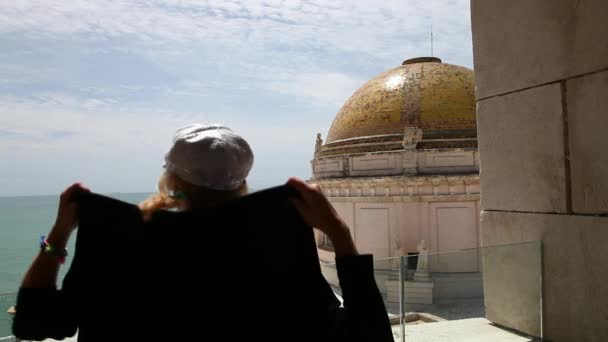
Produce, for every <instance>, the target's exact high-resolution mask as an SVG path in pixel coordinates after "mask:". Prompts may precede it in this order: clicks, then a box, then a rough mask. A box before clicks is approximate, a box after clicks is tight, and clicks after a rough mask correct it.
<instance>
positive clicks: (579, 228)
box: [481, 211, 608, 341]
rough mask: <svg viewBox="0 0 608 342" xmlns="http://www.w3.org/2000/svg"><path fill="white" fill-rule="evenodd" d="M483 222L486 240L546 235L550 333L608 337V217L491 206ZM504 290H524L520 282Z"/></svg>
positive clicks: (503, 310) (559, 337)
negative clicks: (504, 209) (515, 210)
mask: <svg viewBox="0 0 608 342" xmlns="http://www.w3.org/2000/svg"><path fill="white" fill-rule="evenodd" d="M481 226H482V234H481V235H482V245H484V246H492V245H501V244H509V243H518V242H524V241H538V240H542V243H543V246H542V251H543V252H542V258H543V260H542V265H543V273H542V282H543V322H544V327H543V331H544V337H545V338H546V339H548V340H551V341H608V329H605V327H606V326H608V306H606V303H608V286H606V284H607V283H608V271H606V260H608V249H607V248H606V246H607V245H608V217H598V216H573V215H571V216H568V215H551V214H527V213H508V212H492V211H486V212H483V213H482V219H481ZM483 266H484V270H485V269H490V268H492V267H495V265H492V264H489V263H484V265H483ZM489 285H490V284H489V283H486V284H484V286H485V287H486V288H487V287H488V286H489ZM504 290H505V291H507V292H505V293H503V296H502V300H503V301H509V300H511V299H514V298H517V297H518V296H520V295H521V294H520V293H518V292H517V291H516V288H514V289H513V291H511V292H510V293H508V291H509V288H505V289H504ZM510 297H512V298H510ZM492 305H493V306H492V307H489V308H488V310H489V311H492V312H494V313H495V314H496V315H501V316H503V317H509V316H512V315H519V314H521V312H510V311H507V309H508V308H509V306H508V305H501V304H500V301H496V302H494V303H493V304H492ZM511 327H512V328H515V329H517V328H518V327H517V326H511Z"/></svg>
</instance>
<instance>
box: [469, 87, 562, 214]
mask: <svg viewBox="0 0 608 342" xmlns="http://www.w3.org/2000/svg"><path fill="white" fill-rule="evenodd" d="M477 111H478V116H477V118H478V126H479V153H480V163H481V191H482V193H483V196H482V198H481V206H482V209H497V210H517V211H539V212H565V211H566V209H567V208H566V179H565V169H564V165H565V164H564V136H563V133H564V132H563V119H562V104H561V90H560V86H559V85H558V84H553V85H547V86H543V87H537V88H533V89H528V90H525V91H521V92H517V93H513V94H509V95H505V96H499V97H493V98H490V99H486V100H482V101H479V102H478V107H477Z"/></svg>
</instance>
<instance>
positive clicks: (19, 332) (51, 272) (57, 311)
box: [13, 183, 88, 340]
mask: <svg viewBox="0 0 608 342" xmlns="http://www.w3.org/2000/svg"><path fill="white" fill-rule="evenodd" d="M77 191H88V189H86V188H85V187H83V186H82V185H81V184H79V183H75V184H73V185H71V186H70V187H68V188H67V189H66V190H65V191H64V192H63V193H62V194H61V197H60V199H59V209H58V212H57V219H56V220H55V224H54V225H53V228H52V229H51V232H50V233H49V235H48V236H47V239H46V240H47V242H48V244H49V245H51V246H53V247H54V248H55V249H57V250H63V249H64V248H65V246H66V244H67V242H68V239H69V237H70V234H71V232H72V230H74V228H75V227H76V225H77V223H78V218H77V214H76V204H75V203H74V202H73V201H72V200H71V199H72V195H73V194H74V193H75V192H77ZM59 266H60V260H59V258H58V257H56V256H54V255H51V254H48V253H46V252H44V251H40V252H39V253H38V255H37V256H36V257H35V259H34V261H33V262H32V264H31V266H30V267H29V269H28V270H27V272H26V274H25V277H24V278H23V282H22V283H21V288H20V289H19V294H18V296H17V306H16V313H15V317H14V319H13V334H14V335H15V336H17V337H19V338H23V339H28V340H41V339H44V338H55V339H63V338H65V337H67V336H73V335H74V333H75V332H76V328H77V326H76V322H75V318H74V315H73V314H74V312H73V310H72V309H71V308H72V306H73V305H72V304H73V303H71V301H70V299H69V297H68V296H66V294H65V293H62V291H58V290H57V273H58V272H59Z"/></svg>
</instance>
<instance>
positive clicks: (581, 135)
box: [566, 71, 608, 214]
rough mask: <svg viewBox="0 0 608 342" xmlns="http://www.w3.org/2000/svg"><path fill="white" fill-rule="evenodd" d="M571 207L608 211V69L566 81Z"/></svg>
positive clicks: (586, 210) (580, 210)
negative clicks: (607, 149)
mask: <svg viewBox="0 0 608 342" xmlns="http://www.w3.org/2000/svg"><path fill="white" fill-rule="evenodd" d="M566 90H567V94H568V95H567V98H568V102H567V103H568V105H567V106H568V125H569V141H570V142H569V143H570V169H571V177H572V207H573V209H574V211H575V212H577V213H590V214H598V213H608V153H606V148H607V147H608V140H607V135H606V133H607V132H608V71H605V72H602V73H597V74H592V75H588V76H584V77H580V78H575V79H573V80H570V81H568V82H567V84H566Z"/></svg>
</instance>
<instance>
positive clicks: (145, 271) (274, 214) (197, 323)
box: [13, 186, 392, 341]
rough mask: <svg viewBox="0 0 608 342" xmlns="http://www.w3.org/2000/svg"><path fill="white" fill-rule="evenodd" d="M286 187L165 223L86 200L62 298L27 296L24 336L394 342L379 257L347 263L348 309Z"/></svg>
mask: <svg viewBox="0 0 608 342" xmlns="http://www.w3.org/2000/svg"><path fill="white" fill-rule="evenodd" d="M290 195H292V190H291V189H290V188H288V187H286V186H281V187H275V188H271V189H268V190H264V191H260V192H257V193H254V194H251V195H248V196H245V197H244V198H242V199H239V200H237V201H234V202H231V203H229V204H227V205H224V206H221V207H218V208H212V209H199V210H192V211H186V212H169V211H160V212H157V213H155V214H154V216H153V217H152V219H151V220H149V221H148V222H144V221H143V220H142V218H141V213H140V211H139V209H138V208H137V207H136V206H134V205H131V204H127V203H125V202H121V201H119V200H116V199H111V198H108V197H104V196H101V195H97V194H93V193H89V194H82V195H81V197H80V198H78V202H79V215H80V227H79V229H78V233H77V238H76V251H75V254H74V260H73V262H72V265H71V267H70V270H69V271H68V274H67V275H66V277H65V279H64V281H63V286H62V289H61V290H54V289H26V288H22V289H20V291H19V295H18V299H17V314H16V315H15V318H14V322H13V332H14V334H15V335H16V336H17V337H20V338H23V339H34V340H40V339H43V338H47V337H51V338H55V339H61V338H63V337H67V336H73V335H74V333H75V331H76V329H78V340H79V341H127V340H128V341H144V340H146V341H148V340H159V341H160V340H163V341H173V340H181V339H185V340H197V341H198V340H205V341H218V340H241V339H242V340H244V339H248V340H249V339H252V338H254V337H255V338H254V339H255V340H259V339H261V340H263V341H324V340H325V341H372V340H373V341H392V334H391V330H390V325H389V323H388V318H387V315H386V310H385V308H384V304H383V302H382V298H381V295H380V293H379V291H378V288H377V286H376V283H375V281H374V278H373V264H372V258H371V256H369V255H366V256H356V257H342V258H338V259H337V266H338V276H339V278H340V285H341V287H342V289H343V294H344V307H343V308H340V307H339V302H338V301H337V299H336V298H335V296H334V295H333V292H332V290H331V288H330V286H329V284H328V283H327V281H326V280H325V279H324V278H323V276H322V274H321V270H320V266H319V262H318V255H317V251H316V246H315V242H314V237H313V231H312V229H311V227H309V226H307V225H306V224H305V223H304V222H303V221H302V219H301V218H300V217H299V215H298V214H297V212H296V211H295V209H294V208H293V207H292V206H291V204H290V203H289V201H288V197H289V196H290Z"/></svg>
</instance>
